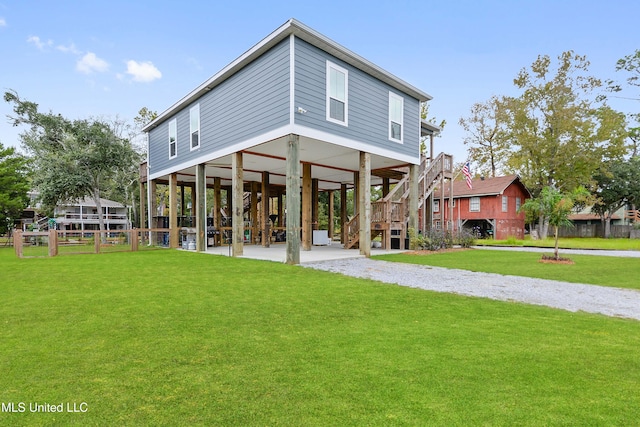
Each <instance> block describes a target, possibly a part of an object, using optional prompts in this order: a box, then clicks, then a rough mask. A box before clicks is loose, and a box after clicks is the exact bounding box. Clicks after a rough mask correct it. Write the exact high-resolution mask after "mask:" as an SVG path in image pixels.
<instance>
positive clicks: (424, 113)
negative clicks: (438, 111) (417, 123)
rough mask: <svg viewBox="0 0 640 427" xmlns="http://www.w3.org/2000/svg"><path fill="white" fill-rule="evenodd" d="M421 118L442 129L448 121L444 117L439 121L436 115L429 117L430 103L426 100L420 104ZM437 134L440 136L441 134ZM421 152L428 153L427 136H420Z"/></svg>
mask: <svg viewBox="0 0 640 427" xmlns="http://www.w3.org/2000/svg"><path fill="white" fill-rule="evenodd" d="M420 119H421V120H424V121H426V122H427V123H431V124H432V125H434V126H437V127H439V128H440V130H442V129H444V127H445V125H446V124H447V121H446V120H444V119H443V120H441V121H440V123H438V120H437V119H436V118H435V117H429V104H428V103H426V102H423V103H422V104H420ZM436 136H440V134H438V135H436ZM420 153H423V154H427V138H426V137H422V138H420ZM431 154H433V153H431Z"/></svg>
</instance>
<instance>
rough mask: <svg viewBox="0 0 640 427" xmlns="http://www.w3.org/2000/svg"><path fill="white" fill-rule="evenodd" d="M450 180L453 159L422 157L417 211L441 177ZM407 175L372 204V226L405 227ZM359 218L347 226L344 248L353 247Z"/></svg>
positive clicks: (356, 238) (356, 236)
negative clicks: (386, 224) (394, 225)
mask: <svg viewBox="0 0 640 427" xmlns="http://www.w3.org/2000/svg"><path fill="white" fill-rule="evenodd" d="M443 176H444V177H445V178H452V177H453V156H452V155H450V154H445V153H440V154H439V155H438V156H437V157H436V158H435V159H433V160H432V161H430V160H429V159H428V158H426V157H425V158H423V159H422V162H421V163H420V166H419V169H418V208H420V207H422V205H423V203H424V201H425V199H426V198H427V197H429V196H430V195H431V193H433V190H434V189H435V188H436V186H437V185H438V183H439V182H440V180H441V178H442V177H443ZM409 180H410V177H409V174H405V176H404V177H403V178H402V179H401V180H400V181H398V183H397V184H396V185H395V186H394V187H393V189H391V191H389V193H388V194H387V195H386V196H385V197H383V198H382V199H380V200H378V201H376V202H373V203H372V204H371V223H372V224H378V223H389V224H394V223H395V224H398V225H402V226H406V224H407V221H408V218H409V192H410V189H409ZM359 224H360V223H359V215H356V216H355V217H353V218H352V219H351V221H349V222H348V223H347V225H346V227H347V243H346V245H345V247H346V248H347V249H348V248H351V247H353V246H354V245H355V244H356V243H357V242H358V240H359V235H360V225H359Z"/></svg>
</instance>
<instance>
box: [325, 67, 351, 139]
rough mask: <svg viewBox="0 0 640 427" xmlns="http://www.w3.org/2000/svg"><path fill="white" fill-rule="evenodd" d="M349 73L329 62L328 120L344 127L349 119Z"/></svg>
mask: <svg viewBox="0 0 640 427" xmlns="http://www.w3.org/2000/svg"><path fill="white" fill-rule="evenodd" d="M348 99H349V72H348V71H347V70H346V69H344V68H342V67H340V66H338V65H336V64H334V63H331V62H329V61H327V120H328V121H330V122H334V123H338V124H341V125H344V126H347V125H348V122H349V121H348V118H349V101H348Z"/></svg>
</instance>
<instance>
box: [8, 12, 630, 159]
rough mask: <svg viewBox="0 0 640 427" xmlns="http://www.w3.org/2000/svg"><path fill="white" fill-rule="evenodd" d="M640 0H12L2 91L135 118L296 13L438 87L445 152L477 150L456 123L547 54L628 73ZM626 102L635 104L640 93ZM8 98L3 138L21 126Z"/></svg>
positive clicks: (604, 74)
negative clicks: (12, 121)
mask: <svg viewBox="0 0 640 427" xmlns="http://www.w3.org/2000/svg"><path fill="white" fill-rule="evenodd" d="M638 16H640V2H638V1H637V0H619V1H618V0H612V1H609V2H602V1H591V0H580V1H574V0H567V1H562V0H554V1H548V0H537V1H516V0H514V1H506V0H502V1H498V0H495V1H438V2H435V1H428V0H422V1H402V0H396V1H394V2H380V1H366V2H362V1H344V0H343V1H334V0H326V1H322V2H314V1H309V0H308V1H297V2H280V1H271V2H267V1H242V2H234V1H224V2H219V1H198V2H195V1H189V0H185V1H182V2H176V1H153V2H151V1H133V0H127V1H120V0H110V1H108V2H107V1H65V0H60V1H57V2H52V1H29V0H21V1H19V0H14V1H7V0H0V53H1V56H0V57H1V58H2V60H1V61H0V89H2V93H4V92H5V91H6V90H8V89H13V90H16V91H17V92H18V94H19V95H20V96H21V97H22V98H24V99H28V100H30V101H34V102H37V103H38V104H39V105H40V108H41V110H43V111H53V112H55V113H60V114H62V115H64V116H66V117H67V118H70V119H75V118H88V117H95V116H106V117H115V116H118V117H119V118H122V119H127V120H130V121H132V119H133V117H135V115H136V114H137V112H138V110H139V109H140V108H141V107H148V108H150V109H152V110H156V111H158V112H162V111H164V110H165V109H166V108H168V107H169V106H171V105H172V104H173V103H174V102H175V101H177V100H178V99H180V98H181V97H183V96H184V95H186V94H187V93H188V92H189V91H190V90H192V89H193V88H195V87H196V86H197V85H199V84H200V83H202V82H203V81H205V80H206V79H208V78H209V77H210V76H212V75H213V74H215V73H216V72H217V71H219V70H220V69H221V68H222V67H224V66H225V65H227V64H228V63H229V62H231V61H232V60H234V59H235V58H236V57H238V56H239V55H241V54H242V53H243V52H245V51H246V50H247V49H249V48H250V47H252V46H253V45H254V44H256V43H257V42H259V41H260V40H261V39H262V38H264V37H265V36H267V35H268V34H269V33H270V32H272V31H273V30H275V29H276V28H277V27H279V26H280V25H281V24H283V23H284V22H285V21H286V20H287V19H289V18H296V19H298V20H300V21H301V22H303V23H304V24H306V25H308V26H310V27H312V28H314V29H315V30H317V31H319V32H320V33H322V34H324V35H325V36H327V37H329V38H331V39H333V40H334V41H336V42H338V43H340V44H342V45H343V46H345V47H346V48H348V49H350V50H352V51H354V52H356V53H357V54H359V55H361V56H364V57H365V58H367V59H369V60H370V61H372V62H374V63H375V64H377V65H379V66H380V67H382V68H384V69H386V70H387V71H389V72H391V73H393V74H395V75H396V76H398V77H400V78H402V79H403V80H406V81H407V82H409V83H411V84H412V85H414V86H416V87H418V88H420V89H422V90H424V91H426V92H427V93H429V94H431V95H432V96H433V97H434V99H433V101H431V106H430V113H431V115H433V116H435V117H436V118H437V119H438V120H441V119H446V120H447V125H446V127H445V129H444V132H443V135H442V137H441V138H439V139H437V141H436V151H437V152H439V151H445V152H448V153H451V154H453V155H454V156H455V159H456V161H462V160H464V159H465V158H466V148H465V146H464V145H463V143H462V140H463V138H464V136H465V134H464V132H463V131H462V130H461V129H460V127H459V126H458V120H459V118H460V117H467V116H468V115H469V110H470V108H471V106H472V105H473V104H474V103H476V102H484V101H486V100H488V99H489V98H490V97H491V96H492V95H509V94H516V93H517V92H516V91H515V88H514V86H513V78H514V77H515V76H516V74H517V73H518V71H519V70H520V69H521V68H523V67H527V66H529V65H530V64H531V63H532V62H533V61H534V60H535V59H536V57H537V56H538V55H541V54H548V55H550V56H552V57H556V56H558V55H559V54H560V53H561V52H563V51H565V50H569V49H572V50H574V51H575V52H576V53H579V54H581V55H586V56H587V58H588V59H589V60H590V61H591V69H590V72H591V74H592V75H594V76H596V77H599V78H601V79H607V78H615V79H618V80H621V79H623V77H624V76H623V74H621V73H616V72H615V63H616V61H617V60H618V59H619V58H621V57H623V56H625V55H628V54H631V53H633V52H634V51H635V50H636V49H639V48H640V26H639V25H638ZM612 105H613V106H614V107H615V108H618V109H620V110H621V111H624V112H637V111H638V102H637V101H630V100H623V99H616V100H613V101H612ZM10 113H11V109H10V105H9V104H7V103H5V102H4V101H2V102H0V142H2V143H3V144H4V145H5V146H7V145H13V146H19V138H18V133H19V129H16V128H12V127H11V126H10V125H9V124H8V121H7V119H6V118H5V117H6V115H7V114H10Z"/></svg>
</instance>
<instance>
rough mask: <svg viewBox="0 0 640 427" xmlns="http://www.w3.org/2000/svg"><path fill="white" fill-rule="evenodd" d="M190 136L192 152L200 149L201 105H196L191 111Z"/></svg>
mask: <svg viewBox="0 0 640 427" xmlns="http://www.w3.org/2000/svg"><path fill="white" fill-rule="evenodd" d="M189 135H191V139H190V141H191V142H190V147H191V150H195V149H197V148H200V104H196V105H194V106H193V107H191V109H190V110H189Z"/></svg>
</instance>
